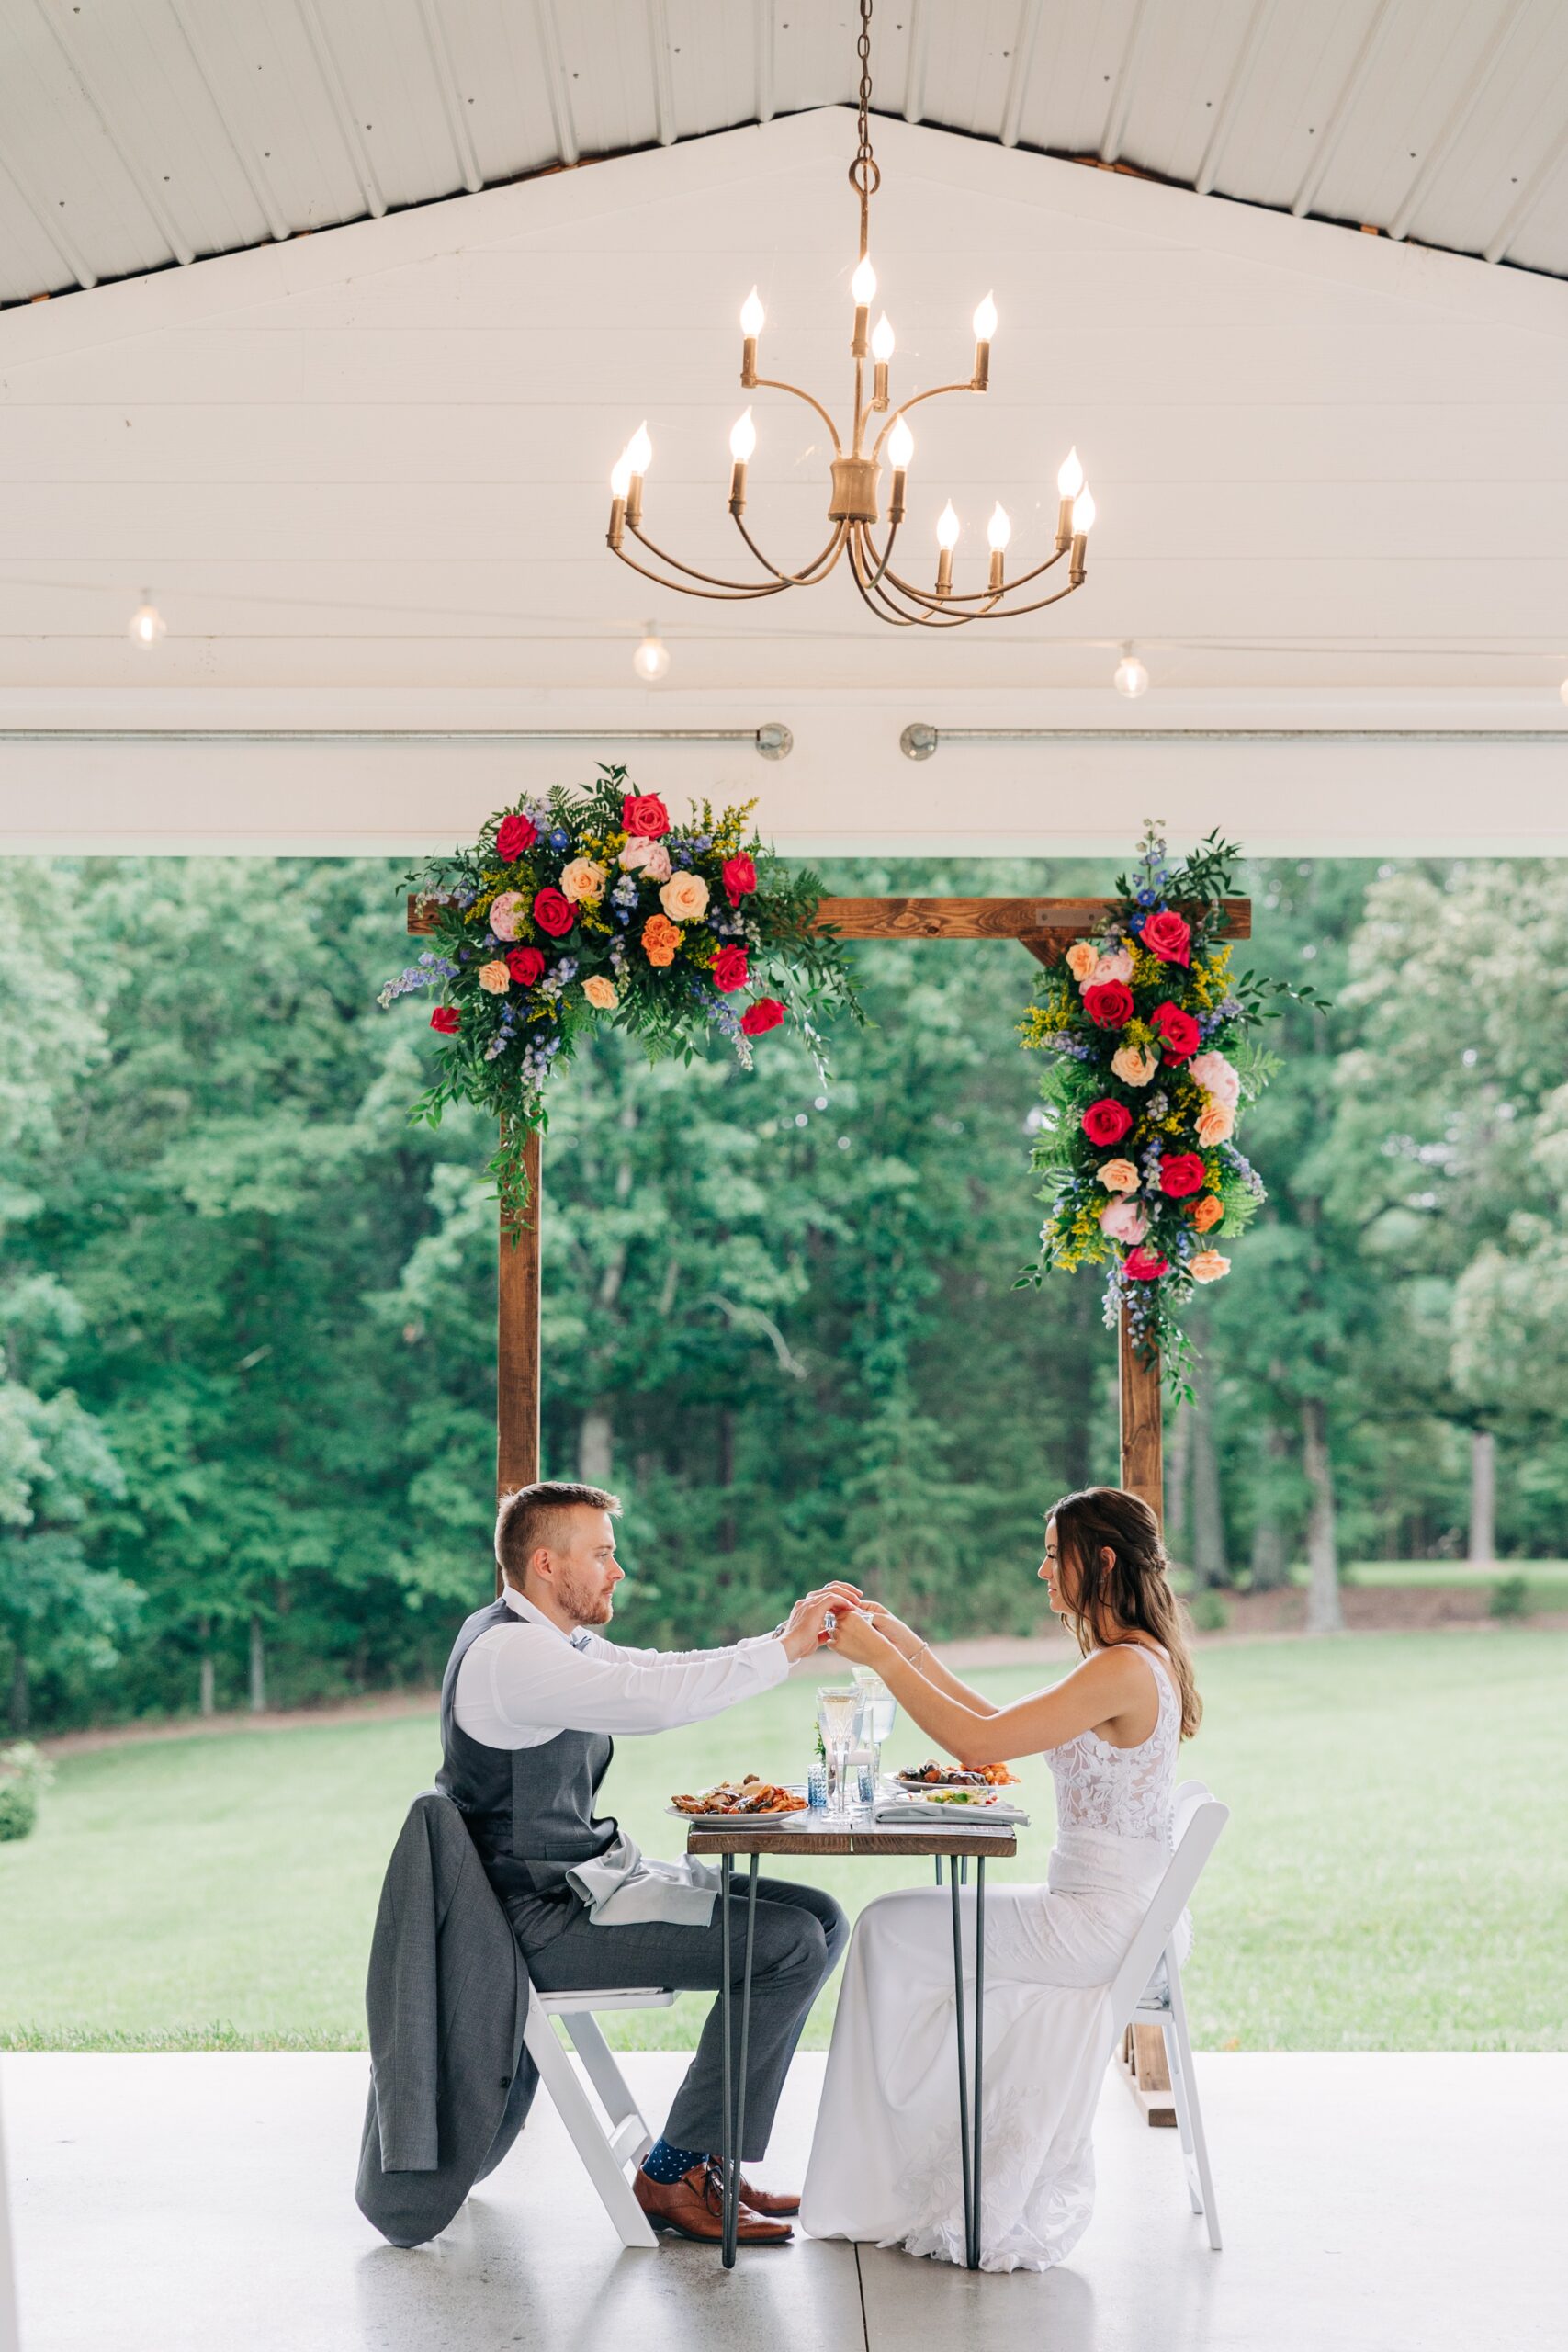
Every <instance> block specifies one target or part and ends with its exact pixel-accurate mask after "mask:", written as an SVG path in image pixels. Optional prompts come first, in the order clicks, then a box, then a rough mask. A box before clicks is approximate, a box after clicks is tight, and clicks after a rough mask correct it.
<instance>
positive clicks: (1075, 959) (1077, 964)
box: [1067, 939, 1100, 988]
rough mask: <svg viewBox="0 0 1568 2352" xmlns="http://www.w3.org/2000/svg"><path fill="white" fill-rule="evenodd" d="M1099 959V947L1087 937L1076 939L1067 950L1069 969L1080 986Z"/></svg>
mask: <svg viewBox="0 0 1568 2352" xmlns="http://www.w3.org/2000/svg"><path fill="white" fill-rule="evenodd" d="M1099 961H1100V950H1099V948H1098V947H1096V946H1093V945H1092V944H1090V942H1089V940H1087V939H1075V940H1074V942H1073V944H1072V945H1071V946H1070V947H1069V948H1068V950H1067V969H1068V971H1069V972H1071V974H1072V976H1073V978H1074V979H1075V980H1077V983H1078V985H1079V987H1080V988H1081V987H1082V985H1083V983H1084V981H1085V980H1087V979H1088V978H1089V974H1090V973H1091V972H1092V971H1093V969H1094V967H1095V966H1096V965H1097V964H1098V963H1099Z"/></svg>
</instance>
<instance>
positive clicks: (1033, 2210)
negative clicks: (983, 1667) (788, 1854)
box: [801, 1487, 1202, 2270]
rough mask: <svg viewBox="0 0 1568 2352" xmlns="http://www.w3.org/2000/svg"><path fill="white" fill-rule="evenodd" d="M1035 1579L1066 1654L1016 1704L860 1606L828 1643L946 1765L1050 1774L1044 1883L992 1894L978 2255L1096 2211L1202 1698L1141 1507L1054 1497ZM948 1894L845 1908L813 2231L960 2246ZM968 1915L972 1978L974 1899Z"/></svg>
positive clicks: (1061, 2241)
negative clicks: (850, 1928) (1105, 2137)
mask: <svg viewBox="0 0 1568 2352" xmlns="http://www.w3.org/2000/svg"><path fill="white" fill-rule="evenodd" d="M1040 1574H1041V1576H1042V1577H1043V1578H1044V1581H1045V1585H1046V1589H1047V1590H1048V1592H1049V1594H1050V1600H1051V1607H1052V1609H1053V1610H1054V1611H1055V1612H1056V1614H1057V1615H1058V1616H1060V1617H1062V1618H1064V1619H1065V1620H1066V1623H1067V1625H1068V1626H1069V1628H1070V1629H1071V1631H1072V1633H1073V1634H1074V1635H1075V1636H1076V1638H1077V1645H1078V1648H1079V1651H1080V1652H1081V1653H1082V1663H1081V1664H1080V1665H1078V1666H1077V1667H1075V1668H1074V1669H1073V1671H1072V1673H1071V1674H1069V1675H1068V1676H1066V1679H1065V1680H1063V1681H1061V1682H1058V1683H1056V1684H1055V1685H1054V1686H1053V1687H1052V1688H1051V1689H1050V1690H1047V1691H1036V1692H1035V1693H1034V1694H1033V1696H1032V1697H1031V1698H1027V1699H1020V1700H1018V1701H1017V1702H1015V1703H1014V1704H1013V1705H1011V1706H1009V1707H997V1706H993V1705H992V1703H991V1702H990V1701H989V1700H988V1699H986V1698H983V1697H982V1696H981V1694H980V1693H979V1692H978V1691H971V1690H970V1689H969V1688H968V1686H967V1685H966V1684H965V1683H963V1682H961V1681H960V1680H959V1679H958V1678H957V1676H956V1675H954V1674H949V1673H948V1671H947V1670H946V1668H944V1667H941V1666H939V1665H938V1664H937V1662H936V1660H935V1659H934V1658H933V1657H931V1652H930V1649H929V1648H928V1646H927V1645H926V1644H925V1643H924V1642H923V1641H921V1640H920V1639H919V1635H918V1634H914V1633H912V1632H911V1631H910V1629H909V1627H908V1625H905V1624H903V1623H900V1621H899V1620H898V1619H897V1617H895V1616H893V1615H892V1614H891V1613H890V1612H889V1611H886V1610H884V1609H879V1608H876V1607H875V1606H874V1604H872V1603H871V1602H865V1603H863V1605H862V1609H861V1610H860V1611H855V1612H854V1613H842V1614H840V1618H839V1621H838V1627H837V1631H836V1633H835V1635H834V1645H835V1647H836V1648H837V1649H838V1650H840V1652H841V1654H842V1655H843V1656H844V1657H847V1658H849V1659H851V1660H852V1662H853V1663H854V1664H856V1665H865V1666H869V1667H873V1668H875V1670H876V1671H877V1673H878V1674H880V1675H881V1677H882V1679H883V1680H884V1681H885V1682H886V1685H887V1687H888V1689H889V1690H890V1691H892V1692H893V1694H894V1696H895V1698H896V1699H897V1702H898V1703H899V1705H900V1706H901V1707H902V1708H903V1709H904V1710H905V1712H906V1713H908V1715H910V1716H911V1717H912V1718H913V1719H914V1721H915V1722H916V1723H917V1724H919V1727H920V1729H921V1730H922V1731H924V1732H927V1733H929V1734H930V1736H931V1738H932V1739H934V1740H936V1741H938V1742H940V1744H941V1745H942V1747H945V1748H946V1749H947V1750H948V1751H949V1753H950V1754H952V1755H953V1756H955V1757H956V1758H958V1760H959V1762H960V1763H961V1764H963V1765H965V1766H967V1767H970V1768H974V1767H976V1766H979V1765H983V1764H999V1763H1005V1762H1007V1761H1008V1760H1009V1759H1010V1758H1014V1757H1020V1756H1028V1755H1032V1754H1033V1753H1035V1752H1036V1751H1038V1750H1040V1749H1042V1748H1043V1749H1044V1751H1045V1754H1046V1758H1047V1760H1048V1762H1049V1764H1050V1767H1051V1772H1052V1777H1053V1779H1054V1780H1055V1786H1056V1842H1055V1847H1054V1848H1053V1849H1052V1851H1051V1856H1050V1860H1049V1861H1048V1863H1047V1875H1046V1883H1045V1885H1044V1886H1004V1887H998V1888H996V1889H994V1890H993V1889H990V1888H987V1899H986V2060H987V2063H986V2075H985V2114H984V2131H985V2150H986V2161H985V2168H984V2185H983V2198H982V2208H981V2261H982V2267H983V2268H985V2269H987V2270H1015V2269H1028V2270H1045V2269H1049V2268H1050V2267H1051V2266H1052V2265H1053V2264H1054V2263H1057V2262H1061V2261H1063V2260H1065V2258H1066V2256H1067V2255H1069V2254H1070V2253H1071V2252H1072V2250H1073V2247H1074V2246H1075V2245H1077V2242H1078V2239H1079V2238H1080V2237H1081V2236H1082V2235H1083V2233H1084V2231H1085V2229H1086V2228H1087V2227H1088V2225H1089V2217H1090V2215H1091V2213H1092V2212H1093V2210H1094V2153H1093V2148H1092V2146H1091V2143H1090V2132H1091V2131H1092V2128H1093V2121H1094V2110H1095V2103H1096V2100H1097V2098H1098V2096H1099V2091H1100V2077H1101V2075H1102V2074H1103V2072H1104V2067H1105V2062H1106V2059H1107V2058H1108V2056H1109V2054H1110V2025H1109V2017H1108V1985H1109V1980H1110V1979H1111V1976H1113V1975H1114V1973H1115V1972H1116V1969H1117V1967H1118V1965H1119V1964H1120V1962H1121V1961H1122V1956H1123V1954H1124V1953H1125V1951H1126V1949H1127V1946H1128V1944H1129V1942H1130V1941H1131V1939H1132V1937H1133V1935H1134V1931H1135V1929H1136V1928H1137V1926H1138V1924H1139V1921H1140V1920H1141V1919H1142V1917H1143V1915H1144V1912H1145V1909H1146V1907H1147V1905H1148V1901H1149V1897H1150V1896H1151V1894H1153V1892H1154V1889H1155V1886H1156V1884H1157V1883H1158V1881H1159V1878H1160V1876H1161V1873H1162V1872H1163V1871H1164V1869H1165V1866H1166V1863H1167V1862H1168V1860H1169V1858H1170V1838H1171V1807H1172V1800H1173V1797H1174V1793H1175V1787H1176V1759H1177V1748H1178V1745H1179V1742H1180V1741H1181V1740H1182V1739H1185V1738H1189V1737H1190V1736H1191V1734H1192V1733H1193V1732H1195V1731H1196V1730H1197V1728H1198V1722H1199V1717H1200V1715H1201V1712H1202V1709H1201V1701H1200V1699H1199V1697H1198V1691H1197V1685H1196V1683H1195V1681H1194V1679H1193V1675H1192V1666H1191V1661H1190V1657H1189V1656H1188V1652H1187V1646H1186V1643H1185V1641H1184V1639H1183V1636H1182V1631H1181V1626H1180V1623H1179V1618H1178V1614H1177V1602H1176V1596H1175V1594H1174V1593H1173V1591H1172V1590H1171V1587H1170V1582H1169V1577H1168V1563H1167V1560H1166V1556H1165V1551H1164V1547H1163V1545H1162V1544H1161V1542H1160V1533H1159V1524H1158V1521H1156V1518H1155V1515H1154V1513H1153V1512H1152V1511H1151V1510H1149V1508H1148V1506H1147V1504H1145V1503H1143V1502H1141V1501H1139V1499H1138V1498H1137V1497H1136V1496H1134V1495H1129V1494H1123V1493H1122V1491H1121V1490H1120V1489H1119V1488H1117V1487H1089V1488H1087V1489H1086V1490H1085V1491H1084V1492H1082V1493H1080V1494H1074V1495H1068V1496H1066V1497H1065V1498H1064V1499H1063V1500H1062V1501H1061V1502H1059V1503H1058V1504H1057V1505H1056V1506H1055V1510H1054V1511H1053V1512H1052V1513H1051V1516H1050V1518H1049V1520H1048V1521H1047V1523H1046V1530H1045V1557H1044V1560H1043V1563H1042V1565H1041V1568H1040ZM949 1867H950V1868H953V1867H956V1866H955V1865H953V1864H950V1865H949ZM950 1905H951V1896H950V1895H949V1894H946V1893H944V1892H943V1891H942V1890H941V1889H939V1888H937V1887H919V1888H911V1889H909V1890H908V1891H907V1892H904V1893H900V1894H884V1895H881V1896H879V1897H878V1899H877V1900H876V1901H875V1902H874V1903H871V1904H868V1905H867V1906H866V1908H865V1909H864V1910H863V1912H862V1913H861V1915H860V1919H859V1921H858V1923H857V1925H856V1928H855V1932H854V1940H853V1942H852V1945H851V1947H850V1953H849V1958H848V1960H847V1961H846V1962H845V1964H844V1983H843V1990H842V1992H841V1994H840V1999H839V2013H838V2018H837V2021H836V2023H835V2025H834V2028H833V2041H832V2047H831V2049H830V2051H829V2058H828V2075H827V2082H826V2086H825V2087H824V2090H823V2095H822V2105H821V2109H820V2111H819V2113H818V2119H817V2131H816V2137H815V2140H814V2142H813V2143H812V2150H811V2161H810V2164H809V2166H808V2168H807V2177H806V2188H805V2193H804V2196H803V2199H802V2203H801V2220H802V2222H803V2223H804V2224H805V2226H806V2228H807V2229H808V2230H809V2231H810V2232H811V2233H812V2235H813V2236H814V2237H844V2238H855V2239H862V2240H872V2241H874V2243H875V2244H877V2245H902V2246H904V2247H905V2248H906V2249H907V2250H908V2252H909V2253H910V2254H930V2255H936V2256H940V2257H941V2258H942V2260H944V2261H948V2262H955V2263H962V2262H963V2261H964V2206H963V2187H962V2176H961V2171H960V2155H959V2138H958V2096H957V2092H958V2068H957V2047H956V2036H955V2031H954V2018H953V1945H952V1935H951V1917H952V1914H951V1907H950ZM964 1907H965V1911H966V1915H967V1916H966V1919H965V1937H966V1953H965V1970H966V1973H970V1972H972V1971H973V1968H974V1933H975V1910H974V1900H973V1897H970V1898H969V1899H968V1901H967V1903H966V1905H965V1906H964ZM972 1997H973V1977H972V1973H971V1974H970V1990H969V1993H968V1994H967V1996H966V1998H972Z"/></svg>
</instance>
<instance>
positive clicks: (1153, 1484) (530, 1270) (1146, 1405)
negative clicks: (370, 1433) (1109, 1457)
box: [408, 898, 1252, 1521]
mask: <svg viewBox="0 0 1568 2352" xmlns="http://www.w3.org/2000/svg"><path fill="white" fill-rule="evenodd" d="M1116 903H1117V901H1115V900H1114V899H903V898H892V899H823V900H822V903H821V905H820V907H819V908H818V915H817V923H818V929H819V930H824V931H833V932H836V933H838V935H839V936H840V938H842V939H1016V940H1018V941H1020V942H1021V944H1022V945H1023V946H1025V947H1027V948H1028V950H1029V952H1030V954H1031V955H1032V956H1035V957H1037V958H1038V960H1039V961H1040V962H1041V963H1042V964H1055V963H1057V962H1059V961H1060V959H1061V957H1062V956H1064V955H1065V954H1066V950H1067V948H1068V947H1069V946H1070V945H1071V944H1072V943H1073V941H1074V940H1075V939H1082V938H1085V937H1086V936H1088V935H1089V934H1090V933H1094V932H1096V931H1098V930H1099V929H1100V925H1101V924H1102V923H1103V922H1104V921H1105V918H1106V916H1107V915H1108V914H1109V913H1110V912H1111V910H1112V908H1113V907H1114V906H1115V905H1116ZM1224 906H1225V922H1224V932H1225V935H1226V936H1227V937H1228V938H1231V939H1248V938H1250V937H1251V935H1252V902H1251V900H1250V899H1226V900H1225V902H1224ZM408 927H409V929H410V931H411V932H414V933H423V932H431V931H434V928H435V921H434V910H426V908H425V907H424V905H423V902H422V901H421V900H420V899H417V898H411V899H410V900H409V908H408ZM539 1160H540V1155H539V1138H538V1136H530V1137H529V1139H528V1143H527V1145H526V1147H525V1161H524V1165H525V1169H526V1171H527V1176H528V1187H529V1194H528V1210H527V1217H526V1222H525V1224H524V1225H523V1226H522V1227H521V1228H520V1230H519V1233H518V1237H517V1238H516V1240H515V1243H514V1242H513V1237H512V1234H511V1232H510V1231H509V1230H508V1229H507V1228H506V1227H504V1226H503V1227H502V1233H501V1250H500V1262H499V1274H498V1283H497V1299H496V1395H495V1410H496V1449H495V1476H496V1491H497V1494H498V1495H501V1494H508V1493H510V1492H511V1491H512V1490H513V1488H514V1487H525V1486H530V1485H532V1484H533V1482H534V1480H535V1479H536V1478H537V1477H538V1476H539V1470H540V1460H539V1374H540V1365H539V1285H540V1275H541V1271H542V1268H541V1256H540V1235H541V1225H542V1213H543V1206H544V1203H543V1197H542V1193H541V1189H540V1166H539ZM1119 1385H1120V1394H1121V1408H1122V1486H1123V1487H1126V1488H1127V1490H1128V1492H1129V1493H1130V1494H1134V1495H1140V1496H1142V1498H1143V1499H1144V1501H1145V1502H1146V1503H1147V1504H1148V1505H1149V1508H1150V1509H1151V1510H1153V1511H1154V1513H1155V1515H1156V1518H1157V1519H1159V1520H1161V1521H1163V1519H1164V1517H1165V1481H1164V1464H1163V1441H1162V1422H1161V1412H1160V1365H1159V1358H1158V1356H1157V1354H1153V1353H1151V1354H1150V1355H1148V1356H1144V1355H1140V1354H1139V1352H1138V1351H1137V1350H1136V1349H1135V1348H1134V1346H1133V1344H1132V1336H1131V1333H1130V1332H1129V1329H1128V1327H1127V1318H1126V1316H1125V1315H1123V1316H1122V1329H1121V1334H1120V1384H1119Z"/></svg>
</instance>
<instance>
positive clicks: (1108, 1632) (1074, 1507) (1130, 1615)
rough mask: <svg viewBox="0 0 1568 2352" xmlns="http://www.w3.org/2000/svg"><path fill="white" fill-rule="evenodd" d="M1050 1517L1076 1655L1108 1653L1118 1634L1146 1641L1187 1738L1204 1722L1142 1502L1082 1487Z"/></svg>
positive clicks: (1152, 1520)
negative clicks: (1063, 1569)
mask: <svg viewBox="0 0 1568 2352" xmlns="http://www.w3.org/2000/svg"><path fill="white" fill-rule="evenodd" d="M1048 1516H1049V1517H1050V1518H1052V1519H1054V1520H1055V1522H1056V1549H1057V1551H1058V1553H1059V1554H1060V1555H1061V1557H1062V1560H1063V1561H1064V1563H1066V1564H1069V1565H1070V1569H1071V1575H1070V1580H1069V1579H1068V1578H1064V1577H1062V1576H1061V1574H1060V1571H1058V1576H1057V1585H1056V1589H1057V1593H1058V1596H1059V1598H1060V1600H1061V1604H1062V1614H1063V1615H1064V1617H1066V1621H1067V1623H1068V1625H1069V1626H1070V1628H1071V1629H1072V1634H1073V1638H1074V1640H1075V1641H1076V1642H1077V1645H1078V1650H1079V1653H1080V1655H1081V1656H1083V1657H1088V1656H1089V1652H1090V1651H1091V1650H1096V1649H1105V1648H1107V1647H1108V1646H1109V1645H1111V1643H1113V1642H1114V1641H1115V1640H1116V1638H1117V1630H1118V1628H1119V1627H1130V1628H1131V1629H1133V1630H1134V1631H1135V1632H1137V1633H1140V1634H1150V1635H1152V1636H1153V1638H1154V1639H1155V1640H1156V1642H1158V1643H1159V1645H1160V1646H1161V1647H1162V1648H1163V1649H1164V1650H1165V1651H1166V1652H1167V1654H1168V1657H1169V1659H1170V1664H1171V1670H1172V1672H1173V1673H1174V1675H1175V1677H1176V1687H1177V1690H1178V1691H1179V1693H1180V1698H1181V1736H1182V1738H1183V1739H1190V1738H1191V1736H1192V1735H1193V1733H1194V1732H1195V1731H1196V1730H1197V1728H1198V1726H1199V1724H1201V1722H1202V1720H1203V1702H1202V1700H1201V1698H1200V1697H1199V1696H1198V1682H1197V1678H1196V1676H1195V1675H1194V1674H1193V1671H1192V1659H1191V1656H1190V1652H1189V1650H1188V1647H1187V1634H1186V1629H1185V1627H1184V1626H1183V1624H1182V1622H1181V1606H1180V1603H1179V1601H1178V1600H1177V1597H1176V1594H1175V1592H1174V1590H1173V1589H1172V1588H1171V1582H1170V1562H1169V1560H1168V1558H1167V1557H1166V1550H1165V1545H1164V1544H1163V1543H1162V1541H1161V1540H1160V1532H1159V1521H1158V1520H1157V1519H1156V1517H1155V1515H1154V1513H1153V1511H1152V1510H1150V1509H1149V1507H1148V1505H1147V1503H1145V1502H1143V1501H1141V1500H1140V1499H1139V1498H1138V1497H1137V1496H1136V1495H1129V1494H1125V1493H1124V1492H1123V1491H1122V1488H1121V1487H1081V1488H1080V1489H1079V1491H1078V1492H1077V1494H1075V1495H1064V1496H1063V1497H1062V1499H1061V1501H1060V1502H1059V1503H1054V1504H1053V1505H1052V1507H1051V1510H1050V1511H1049V1513H1048ZM1107 1552H1110V1553H1111V1555H1112V1558H1111V1562H1110V1564H1109V1565H1107V1563H1106V1560H1105V1557H1104V1555H1105V1553H1107Z"/></svg>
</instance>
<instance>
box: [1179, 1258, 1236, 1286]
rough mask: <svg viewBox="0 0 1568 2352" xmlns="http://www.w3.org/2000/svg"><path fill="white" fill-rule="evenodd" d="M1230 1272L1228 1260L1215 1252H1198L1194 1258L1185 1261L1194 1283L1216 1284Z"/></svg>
mask: <svg viewBox="0 0 1568 2352" xmlns="http://www.w3.org/2000/svg"><path fill="white" fill-rule="evenodd" d="M1230 1270H1231V1261H1230V1260H1229V1259H1228V1258H1222V1257H1221V1255H1220V1253H1219V1251H1218V1250H1199V1252H1198V1254H1197V1256H1196V1257H1195V1258H1189V1260H1188V1261H1187V1271H1188V1272H1189V1273H1190V1275H1191V1277H1192V1279H1193V1281H1194V1282H1195V1283H1217V1282H1218V1281H1219V1279H1220V1276H1221V1275H1222V1274H1228V1273H1229V1272H1230Z"/></svg>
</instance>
